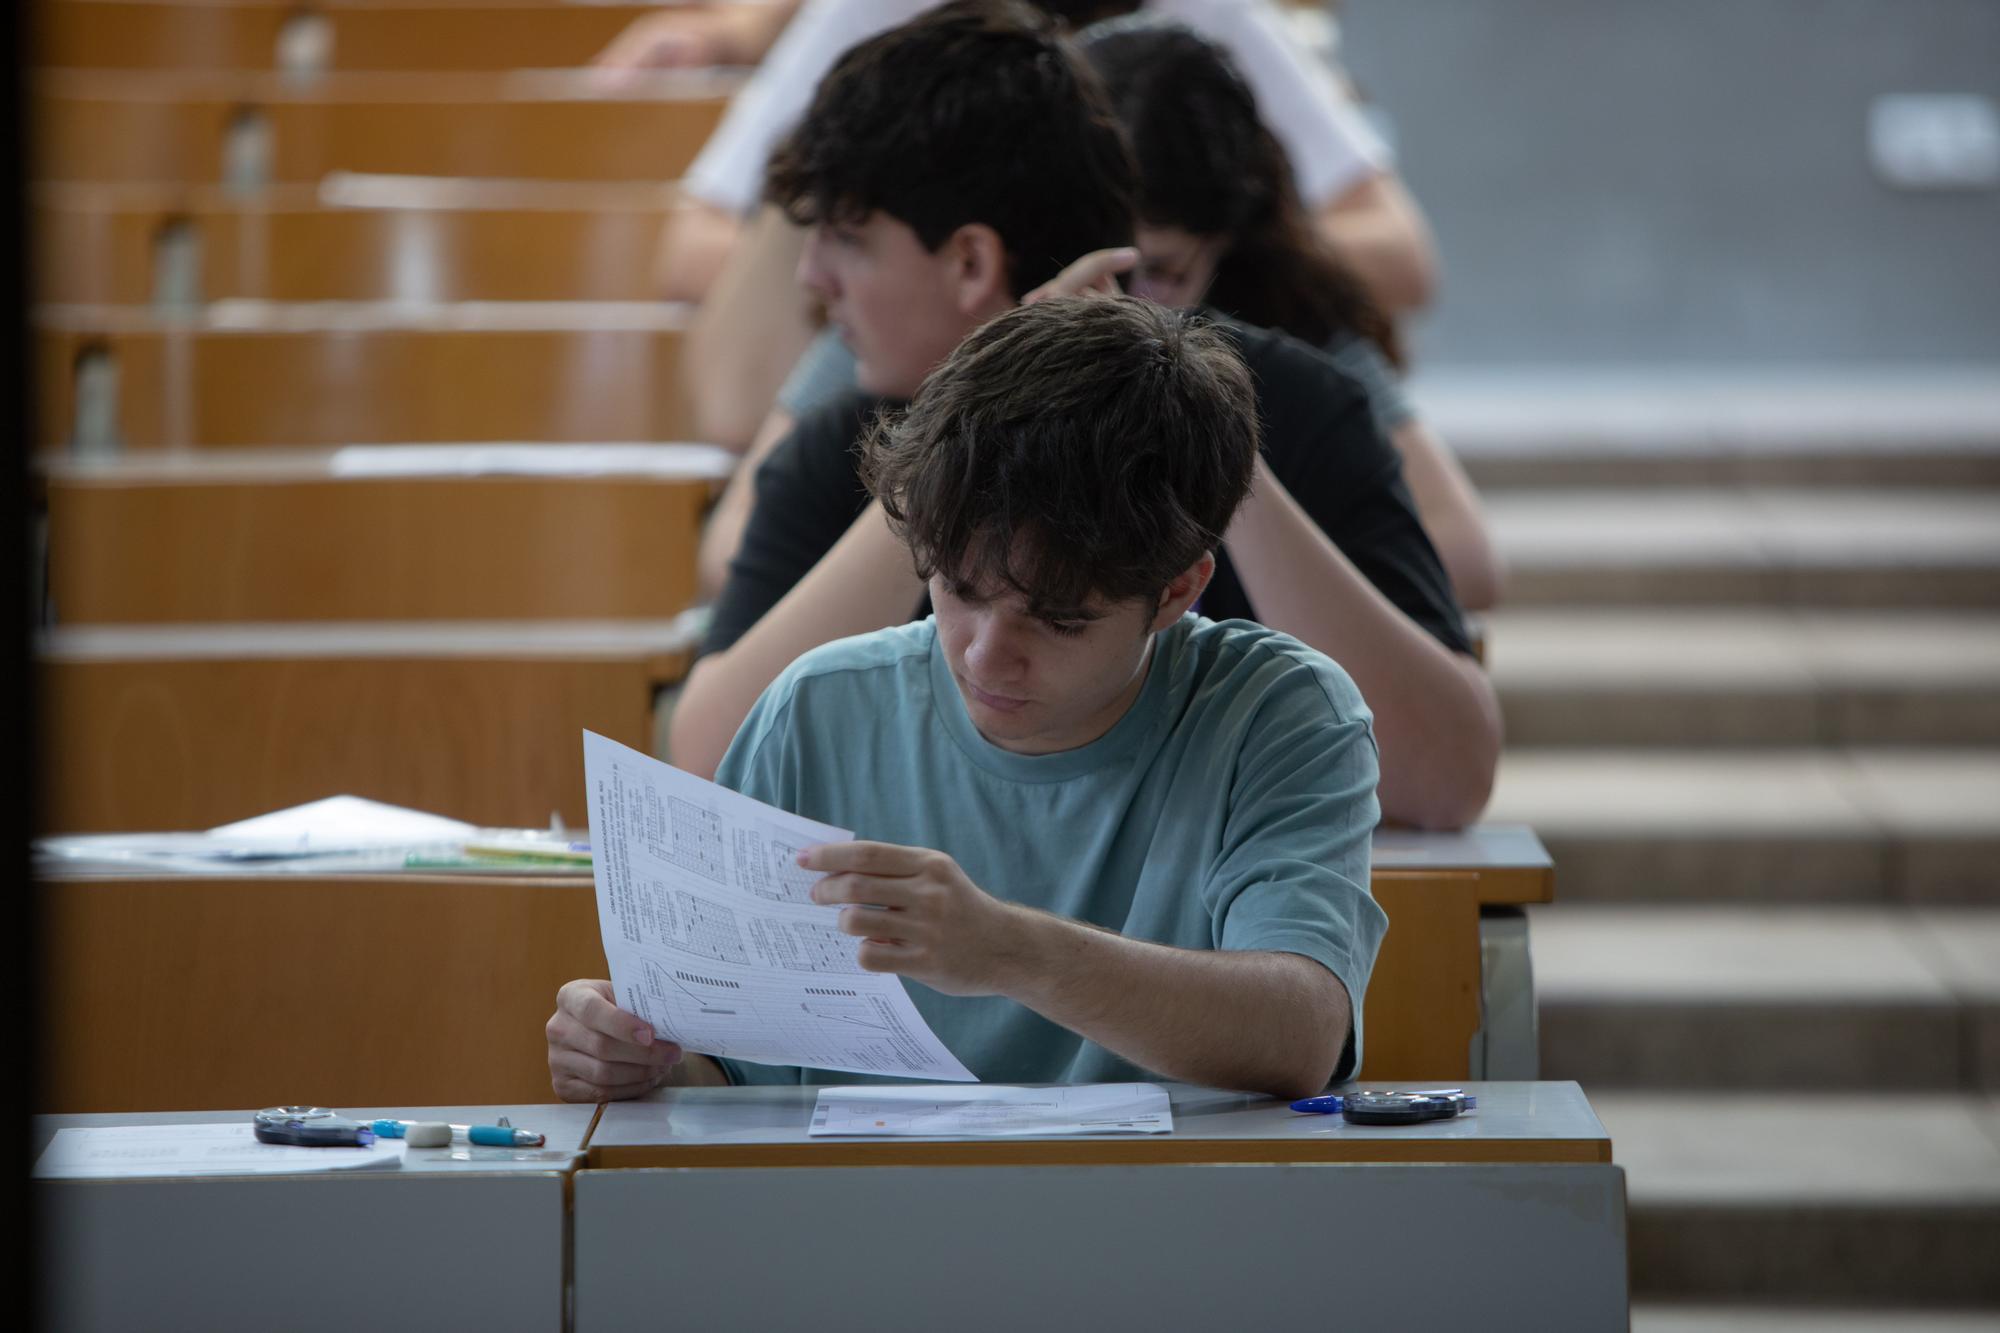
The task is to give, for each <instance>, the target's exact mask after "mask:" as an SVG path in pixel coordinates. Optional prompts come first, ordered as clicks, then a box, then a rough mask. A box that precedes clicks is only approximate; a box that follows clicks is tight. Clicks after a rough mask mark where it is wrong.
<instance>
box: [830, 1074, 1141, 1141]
mask: <svg viewBox="0 0 2000 1333" xmlns="http://www.w3.org/2000/svg"><path fill="white" fill-rule="evenodd" d="M809 1132H811V1133H813V1134H821V1135H881V1136H889V1137H902V1136H906V1135H907V1136H926V1137H936V1136H943V1137H947V1138H965V1137H968V1136H969V1137H976V1138H1008V1137H1016V1136H1018V1137H1026V1136H1029V1135H1035V1136H1041V1135H1048V1134H1171V1133H1173V1132H1174V1113H1173V1109H1172V1106H1171V1104H1170V1102H1169V1101H1168V1099H1167V1090H1166V1089H1165V1088H1162V1087H1160V1086H1159V1085H1158V1084H1155V1083H1085V1084H1078V1085H1075V1086H1072V1087H1064V1088H1015V1087H1006V1086H1003V1085H1001V1084H998V1083H986V1084H981V1085H980V1086H979V1087H976V1088H967V1087H949V1086H947V1087H930V1088H897V1087H886V1088H882V1087H878V1088H822V1089H820V1094H819V1101H818V1103H817V1104H815V1105H814V1107H813V1118H812V1125H811V1127H810V1131H809Z"/></svg>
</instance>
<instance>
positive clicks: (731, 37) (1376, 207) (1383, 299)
mask: <svg viewBox="0 0 2000 1333" xmlns="http://www.w3.org/2000/svg"><path fill="white" fill-rule="evenodd" d="M932 3H934V0H804V2H803V3H796V2H795V0H777V2H776V3H736V4H723V5H715V6H708V7H704V8H698V9H689V10H682V9H680V8H678V7H676V8H675V9H669V10H664V11H662V12H661V13H659V14H656V15H649V16H648V17H646V18H644V19H641V20H640V21H639V22H638V23H635V24H634V25H633V26H632V28H630V29H628V30H627V32H626V33H625V34H624V35H622V36H621V37H620V38H619V39H618V40H617V41H616V42H614V43H613V44H612V45H611V46H610V47H609V48H607V49H606V51H605V52H604V54H603V55H602V56H601V57H600V58H599V63H600V67H601V68H602V69H603V70H604V71H606V76H607V77H612V78H615V77H616V75H617V74H618V73H619V72H621V71H623V70H628V69H639V68H654V67H660V66H678V65H693V64H705V63H748V62H749V61H750V60H752V59H755V57H756V54H757V52H756V50H755V48H756V46H757V43H758V42H759V41H766V40H769V39H770V37H771V36H773V35H775V37H776V40H775V41H774V42H772V44H771V45H770V47H769V51H768V53H767V54H765V55H764V58H763V62H762V64H761V66H760V67H759V68H758V71H757V73H756V74H755V75H754V76H753V77H752V78H751V79H750V81H749V82H748V83H747V84H746V85H745V86H744V87H743V89H742V90H741V91H740V92H739V93H738V94H737V96H736V98H735V99H734V100H733V101H732V103H731V104H730V108H729V111H728V112H727V114H726V115H725V116H724V117H723V120H722V123H721V124H720V125H719V126H718V127H717V129H716V131H715V133H714V134H713V135H712V136H711V137H710V139H709V141H708V143H707V145H706V146H705V147H704V148H703V149H702V152H701V154H700V156H699V157H697V158H696V160H695V162H694V164H693V165H692V166H691V167H690V168H689V169H688V172H687V174H686V176H685V177H684V178H683V180H682V182H681V185H682V189H683V192H684V195H685V198H686V201H687V204H688V206H687V207H684V208H682V209H679V210H677V211H676V215H675V217H674V220H673V221H672V222H671V223H670V224H669V226H668V228H667V231H666V234H665V235H664V237H663V238H662V244H661V251H660V260H659V266H658V277H659V282H660V286H661V289H662V293H663V295H665V296H666V297H668V298H669V299H672V300H684V301H704V302H705V307H704V309H703V311H702V314H701V316H700V318H699V319H698V320H697V322H696V325H695V327H694V328H693V329H692V330H691V333H690V338H689V344H688V360H687V370H688V377H687V378H688V384H689V388H690V392H691V395H692V398H693V402H694V407H695V417H696V425H697V429H698V431H699V433H700V434H702V435H703V436H704V437H705V438H709V439H712V440H715V441H716V442H718V443H722V444H727V445H731V446H733V447H741V446H743V445H744V444H745V443H746V442H747V441H749V439H750V437H751V435H752V433H753V432H754V431H755V430H756V428H757V427H758V425H759V424H760V423H761V422H762V420H763V417H764V414H765V411H766V410H767V409H768V408H769V407H770V405H771V400H772V397H773V395H774V394H775V392H776V389H777V386H778V384H779V383H780V382H781V381H782V380H783V378H784V375H785V373H786V372H787V371H788V370H789V369H790V367H791V364H792V361H793V360H795V359H796V357H797V356H798V355H799V353H801V352H802V351H803V350H804V347H805V343H806V337H807V329H808V325H807V323H806V318H805V317H806V312H805V309H804V307H803V305H802V303H801V302H800V301H799V300H798V299H797V297H796V295H795V294H794V293H793V291H792V290H791V288H790V285H789V284H790V274H791V271H792V269H793V268H794V267H795V266H796V263H797V254H798V244H799V242H798V237H797V235H796V232H795V229H793V228H790V227H789V226H787V225H786V224H785V223H784V222H783V220H782V219H781V218H779V217H777V216H776V215H775V214H769V215H759V214H758V213H757V212H756V208H757V204H758V200H759V197H760V195H761V192H762V188H763V174H764V164H765V161H766V159H767V158H768V157H769V156H770V152H771V148H772V147H773V145H775V144H776V143H777V141H778V140H779V139H780V138H781V137H782V136H783V135H784V134H785V133H787V132H788V131H789V130H790V129H791V127H792V126H793V124H795V123H796V122H797V120H798V118H799V117H800V116H801V115H802V114H803V112H804V110H805V107H806V104H807V102H808V101H809V99H810V98H811V96H812V90H813V89H814V88H815V87H816V86H817V85H818V83H819V80H820V77H821V76H822V75H823V74H825V72H826V71H827V69H829V68H830V67H831V66H832V64H833V62H834V60H835V59H837V58H838V57H839V55H840V54H841V53H842V52H843V51H845V50H847V49H848V48H849V47H851V46H853V45H855V44H856V43H858V42H861V41H863V40H866V39H867V38H869V37H872V36H874V35H875V34H876V33H878V32H882V31H885V30H886V29H888V28H891V27H894V26H896V25H897V24H900V23H903V22H906V21H907V20H909V19H910V18H912V17H914V16H915V15H916V14H918V13H921V12H922V11H923V10H925V9H928V8H929V7H930V6H931V4H932ZM1042 8H1044V9H1047V10H1049V11H1051V12H1052V13H1054V14H1056V15H1057V16H1058V17H1059V18H1065V19H1068V20H1070V21H1072V22H1076V23H1081V22H1086V21H1088V20H1091V19H1094V18H1099V17H1103V16H1105V15H1107V14H1111V13H1117V12H1120V11H1128V10H1131V9H1133V8H1144V9H1145V10H1147V11H1148V12H1153V13H1159V14H1161V15H1163V16H1169V17H1173V18H1176V19H1179V20H1180V21H1182V22H1184V23H1186V24H1187V25H1188V26H1189V27H1191V28H1194V29H1195V30H1197V31H1199V32H1201V33H1203V34H1205V35H1206V36H1208V37H1209V38H1210V39H1212V40H1214V41H1215V42H1216V43H1217V44H1218V45H1220V46H1221V47H1222V48H1224V49H1225V50H1227V51H1228V52H1229V53H1230V54H1231V56H1232V58H1233V59H1234V60H1235V61H1236V63H1237V65H1238V67H1239V68H1240V69H1241V70H1242V71H1243V74H1244V78H1245V80H1246V81H1247V82H1248V83H1249V84H1250V85H1251V88H1252V89H1253V91H1254V93H1255V95H1256V97H1257V102H1258V107H1259V110H1260V113H1261V115H1262V117H1263V119H1264V121H1265V123H1266V124H1268V125H1269V126H1270V127H1271V129H1272V131H1273V132H1274V133H1275V134H1276V135H1277V137H1278V139H1279V141H1280V142H1281V143H1282V144H1283V145H1284V146H1285V150H1286V153H1287V155H1288V156H1289V157H1290V159H1291V161H1292V164H1293V171H1294V173H1295V175H1296V178H1297V184H1298V187H1299V197H1300V198H1301V199H1302V200H1303V201H1304V202H1305V204H1306V206H1307V208H1308V209H1309V210H1310V211H1311V213H1312V215H1313V218H1314V220H1315V222H1316V224H1317V225H1318V227H1319V229H1320V231H1321V233H1322V234H1323V235H1324V236H1325V238H1326V239H1327V241H1328V242H1329V243H1331V244H1332V245H1333V246H1334V248H1335V249H1336V250H1337V251H1338V252H1339V253H1340V255H1341V257H1342V258H1343V260H1345V261H1346V262H1347V264H1348V266H1349V267H1350V268H1351V269H1353V271H1354V272H1355V273H1356V274H1357V275H1358V276H1359V277H1360V278H1361V280H1362V281H1363V282H1364V283H1365V284H1366V285H1367V286H1368V288H1369V290H1370V292H1371V294H1372V295H1373V296H1374V298H1375V300H1376V301H1377V303H1378V304H1380V305H1381V306H1382V307H1383V308H1384V309H1386V310H1389V311H1392V312H1393V311H1399V310H1407V309H1410V308H1413V307H1415V306H1419V305H1422V304H1424V303H1425V302H1426V301H1427V300H1428V299H1429V297H1430V294H1431V289H1432V286H1433V282H1434V268H1435V264H1434V256H1433V252H1432V248H1431V241H1430V232H1429V227H1428V225H1427V224H1426V223H1425V221H1424V218H1423V215H1422V212H1421V211H1420V210H1419V209H1418V207H1417V205H1416V203H1415V201H1414V200H1412V199H1411V198H1410V196H1409V194H1408V193H1407V192H1406V191H1405V190H1404V189H1403V187H1402V185H1401V183H1400V181H1399V180H1398V179H1397V177H1396V174H1395V171H1394V167H1393V164H1392V163H1391V161H1390V156H1389V152H1388V150H1387V148H1386V146H1385V145H1384V144H1383V143H1382V140H1381V138H1380V137H1379V136H1378V135H1377V134H1376V133H1375V131H1374V129H1373V128H1372V127H1371V126H1370V125H1369V124H1368V122H1367V120H1366V119H1365V118H1364V117H1363V116H1362V115H1361V113H1360V112H1359V110H1358V109H1357V108H1356V107H1355V105H1354V103H1353V101H1352V99H1351V98H1350V97H1349V96H1348V94H1347V91H1346V89H1345V88H1344V86H1343V84H1342V82H1341V81H1340V79H1338V78H1337V77H1336V76H1335V74H1334V73H1333V72H1332V71H1330V70H1328V69H1327V68H1326V67H1325V66H1324V65H1323V64H1321V63H1320V62H1319V61H1318V60H1317V59H1315V58H1314V57H1313V56H1311V55H1310V54H1308V53H1307V52H1305V51H1304V50H1302V49H1301V48H1300V47H1299V45H1298V44H1297V43H1296V42H1295V41H1294V40H1293V39H1292V37H1291V36H1290V34H1288V33H1287V31H1286V30H1285V22H1286V21H1285V19H1284V17H1283V16H1282V15H1281V14H1280V13H1279V12H1278V10H1277V9H1276V7H1275V6H1274V5H1272V4H1271V3H1270V2H1269V0H1147V3H1145V4H1144V5H1143V6H1135V5H1133V4H1132V3H1130V2H1129V0H1126V2H1124V3H1118V2H1116V0H1045V3H1043V4H1042ZM787 10H795V11H796V12H795V13H793V15H792V17H791V20H790V22H789V23H785V24H783V27H782V32H780V30H779V25H780V23H781V22H782V20H783V15H784V13H785V12H786V11H787Z"/></svg>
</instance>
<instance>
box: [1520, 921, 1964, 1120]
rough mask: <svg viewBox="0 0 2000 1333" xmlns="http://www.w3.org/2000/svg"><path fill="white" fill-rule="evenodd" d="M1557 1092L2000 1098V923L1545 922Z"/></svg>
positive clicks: (1543, 1022) (1545, 1003) (1546, 1027)
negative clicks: (1563, 1084) (1563, 1082)
mask: <svg viewBox="0 0 2000 1333" xmlns="http://www.w3.org/2000/svg"><path fill="white" fill-rule="evenodd" d="M1529 943H1530V947H1531V950H1532V957H1533V961H1534V972H1535V988H1536V997H1537V1000H1538V1007H1539V1015H1540V1038H1541V1067H1542V1076H1543V1077H1544V1078H1569V1079H1575V1080H1577V1081H1578V1082H1580V1083H1582V1084H1583V1085H1584V1086H1585V1087H1587V1088H1590V1089H1592V1091H1593V1092H1595V1091H1598V1090H1602V1089H1607V1088H1650V1089H1669V1088H1719V1089H1733V1090H1737V1091H1745V1090H1751V1089H1759V1088H1768V1089H1773V1090H1789V1091H1803V1090H1806V1089H1816V1090H1826V1091H1839V1090H1851V1089H1855V1088H1867V1087H1875V1088H1883V1089H1889V1088H1907V1089H1918V1088H1922V1089H1935V1090H1940V1091H1951V1092H1958V1091H1975V1090H1984V1091H1986V1092H1989V1093H2000V908H1959V909H1942V910H1940V909H1932V910H1920V909H1915V908H1908V907H1876V908H1867V907H1846V906H1843V907H1805V906H1791V907H1755V906H1740V905H1738V906H1721V907H1662V906H1652V905H1646V906H1619V905H1609V904H1561V903H1559V904H1556V905H1553V906H1549V907H1542V908H1534V909H1531V910H1530V929H1529Z"/></svg>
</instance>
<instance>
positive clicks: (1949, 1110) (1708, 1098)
mask: <svg viewBox="0 0 2000 1333" xmlns="http://www.w3.org/2000/svg"><path fill="white" fill-rule="evenodd" d="M1591 1105H1592V1106H1593V1107H1594V1108H1595V1109H1596V1111H1597V1114H1598V1118H1599V1119H1601V1120H1602V1121H1603V1122H1604V1125H1605V1128H1606V1129H1607V1130H1608V1131H1609V1132H1610V1134H1611V1140H1612V1153H1613V1157H1614V1159H1615V1160H1616V1161H1618V1162H1619V1163H1620V1164H1622V1165H1623V1166H1624V1167H1625V1171H1626V1188H1627V1192H1628V1196H1629V1198H1630V1201H1631V1205H1632V1208H1633V1209H1634V1211H1635V1212H1636V1211H1639V1210H1642V1209H1646V1208H1651V1207H1662V1206H1664V1207H1724V1208H1729V1207H1788V1206H1789V1207H1800V1208H1809V1207H1850V1206H1857V1207H1869V1206H1888V1207H1897V1208H1920V1207H1932V1206H1965V1205H1975V1206H1978V1207H1980V1208H1981V1209H1982V1210H1984V1209H1995V1210H2000V1101H1996V1100H1995V1099H1994V1098H1991V1097H1984V1096H1979V1095H1975V1094H1965V1093H1931V1094H1911V1093H1891V1092H1884V1093H1845V1094H1824V1093H1811V1094H1786V1093H1735V1092H1633V1091H1604V1092H1594V1093H1592V1094H1591Z"/></svg>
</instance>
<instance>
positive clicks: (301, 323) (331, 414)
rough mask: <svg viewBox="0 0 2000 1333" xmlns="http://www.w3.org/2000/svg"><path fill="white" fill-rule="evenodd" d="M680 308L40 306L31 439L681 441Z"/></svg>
mask: <svg viewBox="0 0 2000 1333" xmlns="http://www.w3.org/2000/svg"><path fill="white" fill-rule="evenodd" d="M686 322H687V314H686V312H685V311H684V310H683V309H682V308H680V307H678V306H672V305H667V304H663V303H640V302H618V303H575V304H552V303H519V304H477V303H475V304H464V305H448V306H447V305H430V306H405V305H398V304H394V303H369V302H363V303H351V304H350V303H332V304H306V305H290V304H265V303H255V302H250V303H223V304H220V305H211V306H206V307H202V308H200V309H198V310H195V311H192V312H187V313H175V312H157V311H154V310H151V309H148V308H145V307H132V306H44V307H41V308H40V309H39V310H37V311H36V313H35V324H36V329H35V344H36V345H35V353H36V375H37V379H36V386H35V387H36V391H37V394H38V395H39V402H40V427H39V428H40V434H41V441H40V443H41V445H42V447H43V448H45V449H62V448H72V447H74V448H78V449H80V450H81V451H83V452H107V451H115V450H118V449H157V448H207V447H218V446H226V447H243V446H256V445H319V446H326V447H335V446H339V445H344V444H406V443H416V442H477V441H489V440H518V441H584V442H612V441H671V440H681V439H686V438H687V433H688V430H689V425H690V422H689V416H688V408H687V404H686V401H685V398H684V395H683V382H682V376H681V368H680V343H681V336H682V331H683V329H684V327H685V325H686Z"/></svg>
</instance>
